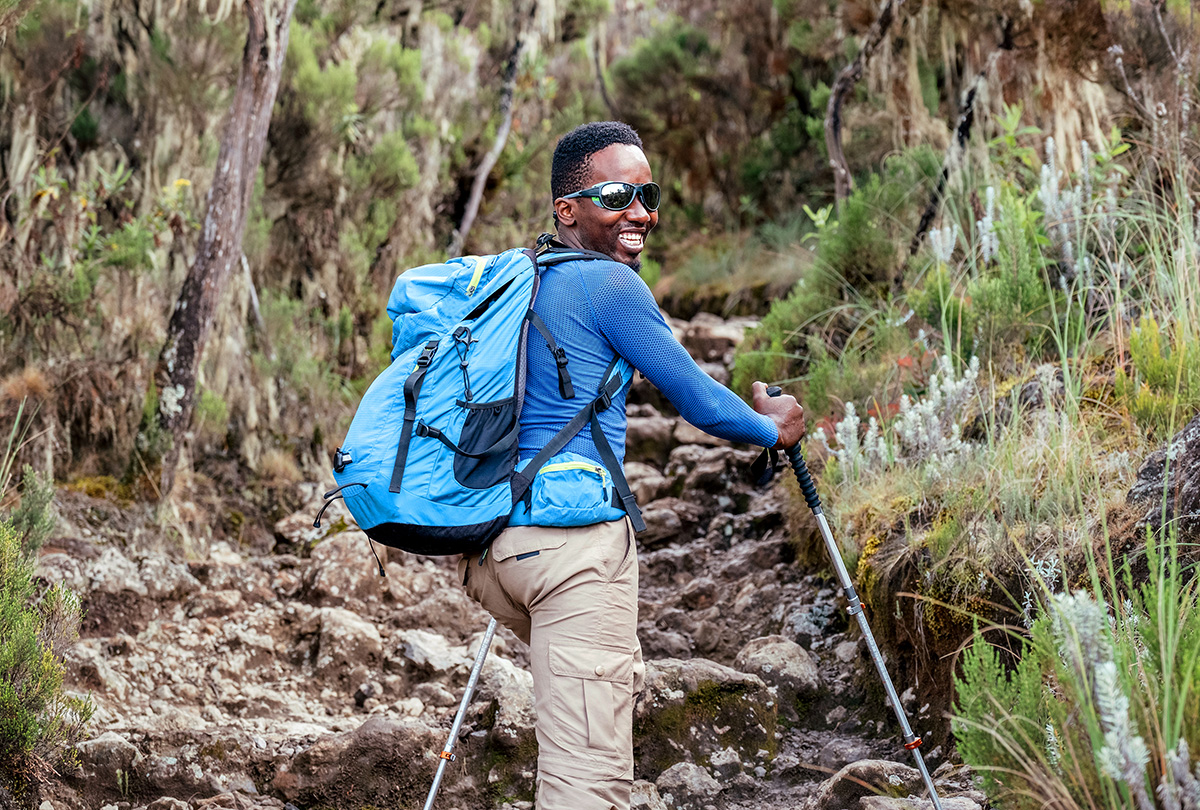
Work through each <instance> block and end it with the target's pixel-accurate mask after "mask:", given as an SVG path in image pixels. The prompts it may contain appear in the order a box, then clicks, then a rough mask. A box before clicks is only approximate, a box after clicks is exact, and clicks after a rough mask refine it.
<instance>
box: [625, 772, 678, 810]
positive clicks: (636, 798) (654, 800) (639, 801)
mask: <svg viewBox="0 0 1200 810" xmlns="http://www.w3.org/2000/svg"><path fill="white" fill-rule="evenodd" d="M629 808H630V810H668V808H667V803H666V802H664V801H663V800H662V797H661V796H659V795H658V788H657V787H656V786H655V784H654V783H653V782H647V781H645V780H644V779H638V780H636V781H635V782H634V783H633V790H632V791H631V792H630V800H629Z"/></svg>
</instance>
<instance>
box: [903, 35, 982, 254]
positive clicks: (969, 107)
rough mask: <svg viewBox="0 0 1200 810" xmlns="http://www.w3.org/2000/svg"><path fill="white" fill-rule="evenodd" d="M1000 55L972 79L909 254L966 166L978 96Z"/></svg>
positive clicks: (914, 252) (917, 248) (918, 248)
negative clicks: (955, 175) (954, 176)
mask: <svg viewBox="0 0 1200 810" xmlns="http://www.w3.org/2000/svg"><path fill="white" fill-rule="evenodd" d="M999 56H1000V51H995V52H993V53H992V55H991V56H990V57H988V62H987V66H986V67H984V69H983V70H981V71H980V72H979V74H978V75H977V76H976V77H975V81H973V82H971V88H970V89H969V90H968V91H967V97H966V98H965V99H964V100H963V106H962V110H961V112H959V115H958V124H957V125H956V126H955V127H954V137H953V138H951V139H950V145H949V146H947V147H946V157H945V159H944V160H943V161H942V173H941V175H939V177H938V182H937V187H936V188H935V189H934V190H933V193H932V194H930V195H929V203H928V204H927V205H926V206H925V212H924V213H923V214H921V221H920V223H919V224H918V225H917V232H916V233H915V234H913V238H912V242H910V243H909V245H908V255H910V256H915V255H916V253H917V251H918V250H920V249H921V240H922V239H924V238H925V234H926V233H927V232H928V231H929V226H930V225H932V224H933V220H934V219H935V218H936V217H937V214H938V211H939V210H940V209H941V206H942V195H943V194H945V191H946V184H947V183H948V182H950V176H951V175H952V174H953V173H954V172H955V171H957V169H958V168H959V166H961V165H962V161H963V155H965V154H966V151H967V141H969V140H970V139H971V126H972V125H973V124H974V123H975V99H976V97H977V96H978V95H979V93H980V92H981V91H982V90H983V88H984V87H986V86H987V80H988V75H989V74H990V73H991V72H992V66H993V65H995V64H996V59H997V58H998V57H999Z"/></svg>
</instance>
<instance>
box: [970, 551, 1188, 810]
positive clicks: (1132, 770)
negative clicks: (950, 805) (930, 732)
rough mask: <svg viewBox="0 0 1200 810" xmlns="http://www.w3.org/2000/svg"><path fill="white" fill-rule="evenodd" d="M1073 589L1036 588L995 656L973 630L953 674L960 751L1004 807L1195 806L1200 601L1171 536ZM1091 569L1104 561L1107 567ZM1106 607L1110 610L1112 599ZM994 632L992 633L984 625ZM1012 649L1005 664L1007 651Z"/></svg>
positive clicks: (1144, 808) (994, 649)
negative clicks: (1024, 621) (1020, 631)
mask: <svg viewBox="0 0 1200 810" xmlns="http://www.w3.org/2000/svg"><path fill="white" fill-rule="evenodd" d="M1146 557H1147V561H1148V564H1149V570H1150V576H1149V578H1148V579H1147V580H1146V581H1145V582H1143V583H1141V584H1137V583H1135V582H1134V580H1133V577H1132V575H1131V574H1130V566H1128V565H1127V566H1126V567H1125V570H1124V573H1123V574H1122V575H1121V576H1119V577H1110V576H1103V577H1102V576H1101V575H1100V574H1099V573H1096V572H1097V570H1098V569H1097V567H1096V561H1094V560H1092V561H1091V566H1092V570H1093V572H1094V573H1093V577H1092V586H1091V588H1090V589H1089V590H1086V591H1078V592H1075V593H1067V592H1058V593H1051V592H1050V589H1049V587H1044V588H1043V599H1042V600H1041V601H1042V608H1041V611H1040V614H1039V616H1038V617H1037V619H1036V621H1034V622H1033V625H1032V627H1031V628H1030V630H1029V634H1028V636H1024V637H1022V636H1016V635H1012V636H1008V637H1006V639H1005V643H1004V644H1003V645H1002V646H1003V647H1004V648H1007V650H1008V653H1009V654H1008V655H1005V656H1002V655H1000V654H998V649H999V648H998V647H996V646H993V644H992V643H991V642H990V640H989V638H988V637H985V635H984V633H983V632H981V631H980V630H979V629H976V631H975V641H974V643H973V645H972V646H971V647H970V648H969V649H968V650H967V651H966V653H965V655H964V658H963V669H962V674H961V676H960V677H958V678H956V687H957V691H958V698H957V701H956V704H955V716H954V720H953V725H954V730H955V733H956V735H957V738H958V749H959V752H960V753H961V754H962V756H963V759H964V760H965V761H966V762H967V763H968V764H970V765H971V766H973V767H974V768H975V769H976V770H977V771H978V772H979V773H980V774H981V775H982V776H983V780H984V782H983V787H984V790H985V791H986V792H987V794H988V795H989V797H990V798H992V799H993V800H995V801H997V802H1004V805H1003V806H1005V807H1016V808H1034V807H1039V808H1040V807H1061V808H1084V807H1087V808H1112V809H1113V810H1116V809H1117V808H1122V809H1123V808H1131V807H1134V808H1138V810H1152V808H1180V807H1197V806H1200V763H1197V762H1195V761H1193V756H1192V753H1191V752H1193V751H1200V695H1198V694H1197V690H1196V686H1197V674H1198V669H1197V665H1198V663H1200V612H1198V611H1197V590H1196V580H1195V578H1194V572H1186V573H1185V571H1184V569H1183V566H1182V564H1181V560H1180V556H1179V547H1178V541H1177V539H1176V538H1168V539H1167V540H1166V541H1164V543H1163V545H1162V546H1161V547H1158V546H1156V544H1155V542H1154V541H1153V540H1151V542H1150V543H1149V544H1148V546H1147V549H1146ZM1100 570H1105V571H1108V570H1111V568H1103V569H1100ZM1110 604H1111V605H1112V607H1109V605H1110ZM992 638H994V636H992ZM1014 652H1015V653H1018V654H1019V661H1017V662H1016V663H1013V661H1012V657H1011V655H1012V653H1014Z"/></svg>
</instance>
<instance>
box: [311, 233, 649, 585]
mask: <svg viewBox="0 0 1200 810" xmlns="http://www.w3.org/2000/svg"><path fill="white" fill-rule="evenodd" d="M539 248H540V250H539V252H537V253H535V252H534V251H532V250H527V249H512V250H508V251H506V252H504V253H501V254H499V255H496V256H468V257H464V258H459V259H451V260H450V261H448V262H445V263H443V264H431V265H425V266H423V267H417V268H414V269H412V270H409V271H407V272H405V273H403V274H402V275H401V276H400V277H399V278H398V279H397V280H396V284H395V286H394V287H393V289H392V293H391V296H390V297H389V299H388V308H387V309H388V315H389V316H391V318H392V363H391V365H389V366H388V367H387V368H386V369H384V371H383V372H382V373H381V374H380V375H379V376H378V377H377V378H376V379H375V381H374V382H373V383H371V386H370V388H368V389H367V392H366V394H364V395H363V398H362V402H361V403H360V404H359V407H358V410H357V411H356V412H355V414H354V418H353V420H352V421H351V423H350V428H349V430H348V432H347V434H346V439H345V441H344V442H343V443H342V445H341V447H339V448H338V449H337V451H336V452H335V454H334V466H333V473H334V479H335V480H336V481H337V484H338V486H337V488H336V489H334V490H332V491H330V492H327V493H325V500H326V503H325V505H324V506H322V508H321V511H320V512H319V513H318V514H317V518H316V520H315V521H314V522H313V525H314V526H317V527H319V526H320V521H321V515H322V514H323V513H324V512H325V509H326V508H327V507H328V506H329V504H330V503H332V501H333V500H334V499H336V498H339V497H340V498H344V499H345V503H346V506H347V507H348V508H349V510H350V513H351V514H352V515H353V516H354V519H355V521H357V523H358V525H359V527H360V528H362V529H363V531H365V532H366V533H367V536H368V537H370V538H371V539H372V540H374V541H375V542H377V543H382V544H384V545H385V546H390V547H393V548H398V549H401V550H404V551H409V552H412V553H415V554H428V555H441V554H466V553H473V552H478V551H480V550H481V549H483V548H486V547H487V545H488V544H489V543H491V541H492V540H493V539H494V538H495V537H496V535H498V534H499V533H500V532H501V531H503V530H504V528H505V527H506V526H508V525H510V522H511V523H512V524H526V523H532V524H536V525H541V526H578V525H587V524H590V523H598V522H601V521H606V520H616V519H619V518H621V517H622V516H624V515H625V514H628V515H629V516H630V519H631V520H632V521H633V524H634V528H635V529H636V530H638V531H641V530H642V529H644V528H645V524H644V523H643V522H642V519H641V513H640V512H639V510H638V507H637V502H636V500H635V499H634V497H633V494H632V492H631V491H630V489H629V484H628V482H627V481H626V480H625V476H624V473H623V472H622V469H621V463H620V461H619V460H618V459H617V458H616V456H615V455H614V454H613V452H612V448H611V447H610V446H609V444H608V442H607V440H605V438H604V434H603V432H602V431H601V430H600V425H599V421H598V420H597V419H596V415H597V414H598V413H599V412H601V411H602V410H604V409H605V408H607V407H608V406H609V405H610V404H611V402H612V397H613V395H614V394H616V393H617V392H618V391H619V390H620V389H621V387H622V386H623V385H625V383H626V382H627V381H628V380H629V378H630V376H631V375H632V369H631V367H630V366H629V364H628V363H627V362H626V361H625V360H624V359H623V358H621V357H620V356H617V357H614V358H613V362H612V363H611V364H610V365H609V367H608V370H607V371H606V373H605V375H604V378H603V383H602V385H601V386H600V390H598V391H596V392H594V393H593V394H592V395H591V396H589V397H587V398H586V400H585V401H584V402H583V404H582V406H581V407H580V408H579V409H578V411H577V412H576V414H575V416H574V418H572V419H571V421H570V422H569V423H568V424H567V425H566V427H564V428H563V429H562V430H561V431H559V433H558V434H557V435H556V436H555V437H554V439H552V440H551V441H550V443H549V444H547V445H546V447H544V448H542V450H541V451H540V452H539V453H538V454H537V455H536V456H535V457H534V458H532V459H531V460H530V461H529V462H528V463H527V464H524V465H520V469H518V452H517V451H518V447H517V438H518V433H519V430H520V417H521V406H522V404H523V403H524V399H525V373H526V365H525V346H526V341H527V337H528V334H529V328H530V326H532V327H533V328H535V329H536V330H537V331H538V332H539V333H540V334H541V336H542V338H543V339H545V341H546V345H547V346H548V347H549V349H550V351H551V353H552V354H553V355H554V358H555V360H556V361H557V368H558V383H559V394H560V395H561V396H562V397H563V399H564V400H571V399H575V398H576V392H575V390H574V386H573V385H572V383H571V377H570V374H569V373H568V371H567V356H566V353H565V352H564V351H563V350H562V349H560V348H559V347H558V345H557V344H556V343H555V341H554V337H553V336H552V335H551V334H550V331H549V330H548V329H547V328H546V325H545V324H544V323H543V322H542V320H541V318H539V317H538V316H537V314H536V313H534V311H533V302H534V300H535V298H536V297H537V290H538V284H539V282H540V268H541V267H544V266H547V265H551V264H557V263H559V262H564V261H575V260H579V259H605V260H608V261H611V259H610V258H609V257H608V256H604V255H603V254H599V253H593V252H590V251H582V250H580V251H576V250H569V249H564V248H557V247H550V246H548V245H547V244H546V240H544V239H542V240H539ZM589 423H590V424H591V428H592V436H593V438H594V440H595V441H596V446H597V450H598V451H599V452H600V455H601V457H602V458H603V459H604V465H603V466H601V465H598V464H597V463H596V462H595V461H592V460H590V459H587V458H584V457H582V456H578V455H576V454H573V453H563V452H561V451H562V448H563V447H564V446H565V445H566V444H567V442H568V441H570V440H571V438H572V437H573V436H574V435H575V434H576V433H578V432H579V431H580V430H581V429H582V428H583V427H584V426H585V425H588V424H589ZM381 568H382V566H381Z"/></svg>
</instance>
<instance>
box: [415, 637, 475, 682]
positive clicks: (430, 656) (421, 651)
mask: <svg viewBox="0 0 1200 810" xmlns="http://www.w3.org/2000/svg"><path fill="white" fill-rule="evenodd" d="M396 639H397V640H398V641H399V642H400V643H399V646H398V647H397V652H398V653H399V655H400V656H402V657H403V658H404V659H405V660H406V661H408V662H409V663H410V664H411V665H413V666H415V667H416V671H417V672H418V673H421V674H423V675H426V676H436V675H441V674H443V673H445V672H447V671H449V670H452V669H454V668H455V667H458V666H467V667H469V666H471V664H472V661H473V659H471V658H470V657H469V656H468V655H467V650H466V648H465V647H460V646H454V645H452V644H450V642H449V641H447V640H446V638H445V637H444V636H440V635H438V634H437V633H430V632H429V631H427V630H401V631H400V632H399V633H397V634H396Z"/></svg>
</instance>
